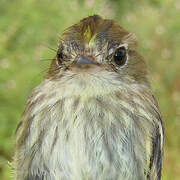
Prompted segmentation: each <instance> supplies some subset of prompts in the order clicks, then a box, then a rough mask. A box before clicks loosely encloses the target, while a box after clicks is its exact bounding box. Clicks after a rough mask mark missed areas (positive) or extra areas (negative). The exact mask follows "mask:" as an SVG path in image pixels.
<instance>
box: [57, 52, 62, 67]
mask: <svg viewBox="0 0 180 180" xmlns="http://www.w3.org/2000/svg"><path fill="white" fill-rule="evenodd" d="M62 60H63V53H62V51H58V52H57V61H58V63H59V64H61V63H62Z"/></svg>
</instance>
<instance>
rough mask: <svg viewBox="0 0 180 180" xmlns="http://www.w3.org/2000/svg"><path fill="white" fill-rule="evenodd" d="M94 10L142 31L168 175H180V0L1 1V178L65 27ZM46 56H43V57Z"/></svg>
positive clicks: (5, 177) (6, 177) (7, 173)
mask: <svg viewBox="0 0 180 180" xmlns="http://www.w3.org/2000/svg"><path fill="white" fill-rule="evenodd" d="M92 14H100V15H102V16H103V17H107V18H113V19H115V20H116V21H117V22H118V23H119V24H121V25H122V26H123V27H124V28H126V29H127V30H129V31H130V32H133V33H135V34H136V36H137V38H138V41H139V51H140V52H141V54H142V55H143V56H144V57H145V59H146V61H147V64H148V66H149V70H150V72H151V77H152V78H151V82H152V87H153V90H154V92H155V96H156V98H157V99H158V101H159V105H160V108H161V111H162V114H163V117H164V126H165V149H164V163H163V176H162V179H163V180H171V179H173V180H178V179H180V133H179V130H180V59H179V58H180V50H179V45H180V0H144V1H143V0H138V1H135V0H128V1H127V0H121V1H120V0H96V1H95V0H71V1H70V0H54V1H52V0H14V1H12V0H0V179H1V180H10V177H11V169H10V167H9V165H8V162H10V161H11V160H12V155H13V136H14V132H15V128H16V125H17V123H18V121H19V120H20V117H21V114H22V112H23V109H24V106H25V102H26V98H27V96H28V94H29V93H30V91H31V90H32V88H33V87H35V86H36V85H37V84H38V83H39V82H40V81H41V80H42V78H43V76H44V75H45V73H46V71H47V69H48V64H49V63H50V61H48V60H47V61H46V60H45V59H49V58H53V57H54V56H55V52H54V51H52V50H50V49H49V48H47V47H51V48H54V49H56V48H57V42H58V37H59V36H60V34H61V33H62V32H63V30H64V29H65V28H67V27H68V26H70V25H72V24H73V23H76V22H77V21H79V20H80V19H81V18H83V17H86V16H88V15H92ZM41 59H43V60H41Z"/></svg>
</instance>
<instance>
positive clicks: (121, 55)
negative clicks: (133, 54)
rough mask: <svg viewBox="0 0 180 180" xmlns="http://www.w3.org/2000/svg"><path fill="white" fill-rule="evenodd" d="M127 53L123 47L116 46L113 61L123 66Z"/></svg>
mask: <svg viewBox="0 0 180 180" xmlns="http://www.w3.org/2000/svg"><path fill="white" fill-rule="evenodd" d="M126 59H127V55H126V49H125V47H120V48H118V49H117V50H116V51H115V53H114V61H115V63H116V64H117V65H119V66H123V65H124V64H125V62H126Z"/></svg>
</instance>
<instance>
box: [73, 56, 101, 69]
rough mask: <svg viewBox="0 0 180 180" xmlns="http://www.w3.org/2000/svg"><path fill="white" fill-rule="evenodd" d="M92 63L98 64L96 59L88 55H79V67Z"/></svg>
mask: <svg viewBox="0 0 180 180" xmlns="http://www.w3.org/2000/svg"><path fill="white" fill-rule="evenodd" d="M90 64H94V65H95V64H98V63H96V62H95V61H94V60H92V59H90V58H87V57H82V56H78V57H77V59H76V65H77V66H78V67H80V66H83V65H90Z"/></svg>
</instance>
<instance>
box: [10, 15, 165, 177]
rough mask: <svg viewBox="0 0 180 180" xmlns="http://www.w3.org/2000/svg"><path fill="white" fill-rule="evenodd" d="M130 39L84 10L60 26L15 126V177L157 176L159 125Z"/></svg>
mask: <svg viewBox="0 0 180 180" xmlns="http://www.w3.org/2000/svg"><path fill="white" fill-rule="evenodd" d="M137 45H138V43H137V38H136V36H135V35H134V34H133V33H130V32H128V31H127V30H125V29H124V28H123V27H121V26H120V25H119V24H118V23H116V22H115V21H114V20H111V19H105V18H103V17H101V16H99V15H92V16H88V17H86V18H84V19H81V20H80V21H79V22H78V23H76V24H74V25H72V26H70V27H69V28H67V29H65V30H64V32H63V33H62V35H61V37H60V38H59V44H58V47H57V51H56V54H54V58H53V60H52V62H51V64H50V67H49V70H48V72H47V74H46V75H45V77H44V79H43V80H42V82H41V83H40V84H39V85H38V86H37V87H35V88H34V89H33V90H32V92H31V94H30V95H29V97H28V99H27V103H26V107H25V110H24V112H23V115H22V118H21V121H20V122H19V124H18V126H17V129H16V132H15V140H14V141H15V145H14V151H15V152H14V157H13V162H12V164H13V172H14V173H13V178H14V180H84V179H86V180H160V179H161V167H162V157H163V142H164V128H163V123H162V115H161V112H160V109H159V106H158V103H157V101H156V99H155V97H154V95H153V91H152V88H151V85H150V82H149V71H148V68H147V65H146V62H145V60H144V58H143V57H142V56H141V55H140V54H139V53H138V52H137Z"/></svg>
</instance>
